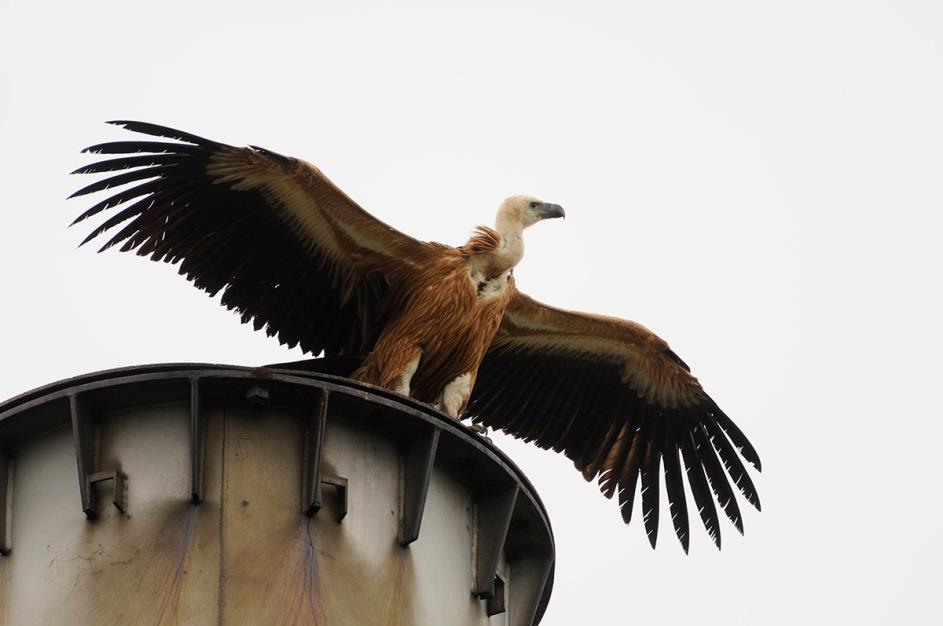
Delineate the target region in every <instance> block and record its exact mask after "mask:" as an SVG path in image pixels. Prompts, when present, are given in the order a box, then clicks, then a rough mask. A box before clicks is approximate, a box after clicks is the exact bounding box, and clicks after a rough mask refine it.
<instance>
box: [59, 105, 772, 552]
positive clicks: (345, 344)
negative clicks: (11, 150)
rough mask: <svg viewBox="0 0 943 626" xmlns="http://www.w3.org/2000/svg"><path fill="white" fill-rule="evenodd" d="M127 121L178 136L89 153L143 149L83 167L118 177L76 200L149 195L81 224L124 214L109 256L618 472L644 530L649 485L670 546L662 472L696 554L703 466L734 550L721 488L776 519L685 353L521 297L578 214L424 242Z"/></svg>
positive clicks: (531, 202) (620, 326)
mask: <svg viewBox="0 0 943 626" xmlns="http://www.w3.org/2000/svg"><path fill="white" fill-rule="evenodd" d="M114 123H116V124H119V125H121V126H123V127H125V128H127V129H129V130H132V131H136V132H141V133H145V134H149V135H156V136H159V137H165V138H169V139H172V140H176V141H160V142H155V141H125V142H112V143H106V144H100V145H97V146H92V147H91V148H88V149H87V151H88V152H95V153H100V154H120V155H131V156H120V157H117V158H108V159H107V160H104V161H100V162H98V163H93V164H91V165H88V166H86V167H83V168H80V169H79V170H77V173H100V172H109V173H112V174H111V176H110V177H109V178H105V179H103V180H99V181H97V182H95V183H93V184H91V185H89V186H87V187H85V188H83V189H81V190H80V191H78V192H76V193H75V194H73V195H76V196H78V195H84V194H88V193H93V192H97V191H102V190H105V189H109V188H111V187H118V186H123V185H126V184H131V183H133V185H131V186H130V187H123V188H122V189H121V190H120V191H117V192H115V193H114V194H113V195H111V196H110V197H109V198H107V199H105V200H103V201H101V202H99V203H98V204H96V205H94V206H93V207H91V208H90V209H88V210H87V211H85V212H84V213H82V214H81V215H80V216H79V217H78V219H77V220H76V222H78V221H81V220H84V219H86V218H88V217H91V216H93V215H96V214H98V213H100V212H103V211H106V210H109V209H114V212H113V213H112V215H111V216H110V217H109V218H108V219H107V220H106V221H104V222H103V223H102V224H101V225H100V226H98V227H97V228H96V229H94V230H93V231H92V233H91V234H90V235H89V236H88V238H86V240H85V241H88V240H90V239H93V238H95V237H97V236H99V235H101V234H103V233H104V232H105V231H107V230H110V229H112V228H115V227H118V226H119V225H120V224H123V227H122V228H121V229H120V230H119V231H118V232H117V233H116V234H115V235H114V236H113V237H112V238H111V239H109V240H108V241H107V243H106V244H105V245H104V246H103V248H102V250H104V249H107V248H109V247H111V246H115V245H120V246H121V250H122V251H135V252H136V253H137V254H140V255H144V256H149V257H151V259H153V260H156V261H166V262H170V263H179V272H180V273H181V274H183V275H185V276H186V277H187V278H188V279H189V280H190V281H192V282H193V283H194V284H195V285H196V286H197V287H199V288H201V289H203V290H205V291H207V292H209V293H211V294H215V293H218V292H220V291H222V293H223V296H222V302H223V304H224V305H225V306H227V307H228V308H230V309H236V310H237V311H238V312H239V313H240V314H241V316H242V319H243V321H244V322H246V323H249V322H251V323H252V324H253V325H254V327H255V328H256V329H262V328H264V329H265V331H266V332H267V333H268V334H269V335H272V336H277V337H278V339H279V341H281V342H282V343H285V344H288V345H289V346H295V345H300V346H301V348H302V349H303V350H305V351H307V352H310V353H312V354H315V355H317V354H319V353H322V352H323V353H324V354H326V355H328V356H331V355H341V354H357V353H361V354H366V358H365V359H364V360H363V363H362V365H361V367H360V368H359V369H358V370H357V371H356V372H355V373H354V374H353V376H354V377H355V378H357V379H359V380H362V381H364V382H367V383H372V384H375V385H381V386H383V387H387V388H390V389H393V390H394V391H399V392H401V393H406V394H408V395H411V396H413V397H415V398H417V399H419V400H422V401H425V402H429V403H436V404H437V405H438V406H439V407H440V409H442V410H443V411H445V412H446V413H448V414H449V415H452V416H453V417H458V416H460V415H462V414H463V413H464V414H465V415H466V416H469V417H472V418H473V419H474V420H475V421H477V422H482V423H484V424H486V425H488V426H491V427H494V428H499V429H501V430H504V431H505V432H508V433H510V434H512V435H515V436H518V437H522V438H524V439H525V440H528V441H534V442H535V443H536V444H537V445H539V446H541V447H544V448H553V449H554V450H557V451H561V452H563V453H564V454H566V455H567V456H568V457H569V458H570V459H572V460H573V461H574V463H575V464H576V467H577V468H578V469H579V470H580V471H581V472H582V473H583V475H584V476H585V477H586V479H587V480H593V479H596V478H597V477H598V478H599V484H600V489H601V490H602V492H603V493H604V494H605V495H606V497H612V496H614V495H618V499H619V505H620V509H621V511H622V515H623V518H624V519H625V520H626V522H628V521H629V520H630V519H631V516H632V510H633V505H634V499H635V494H636V487H637V485H638V483H639V481H640V482H641V487H640V491H641V494H642V497H641V500H642V504H641V507H642V512H643V517H644V523H645V527H646V530H647V531H648V536H649V540H650V541H651V543H652V546H654V545H655V540H656V538H657V531H658V511H659V503H658V500H659V491H660V486H659V482H660V476H661V475H662V467H663V468H664V470H663V474H664V477H665V490H666V492H667V495H668V499H669V508H670V511H671V519H672V523H673V526H674V529H675V532H676V533H677V535H678V538H679V539H680V541H681V543H682V545H683V546H684V549H685V550H687V548H688V513H687V504H686V499H685V494H684V479H683V478H682V476H683V475H686V476H687V481H688V484H689V487H690V490H691V493H692V495H693V497H694V502H695V504H696V508H697V510H698V514H699V516H700V517H701V519H702V521H703V523H704V525H705V527H706V528H707V530H708V532H709V534H710V535H711V537H712V538H713V539H714V541H715V543H716V544H717V546H718V547H719V546H720V528H719V523H718V516H717V512H716V508H715V505H714V498H715V497H716V499H717V502H719V503H720V504H721V507H722V508H723V510H724V512H725V513H726V515H727V516H728V517H729V518H730V519H731V521H732V522H733V523H734V525H735V526H736V527H737V529H738V530H740V531H741V532H742V519H741V516H740V511H739V508H738V505H737V499H736V497H735V495H734V490H733V488H731V485H730V483H729V482H728V475H729V477H730V478H731V479H732V480H733V482H734V484H735V486H736V487H737V488H738V489H739V490H740V491H741V493H742V494H743V495H744V496H745V497H746V499H747V501H748V502H750V503H751V504H753V505H754V506H756V507H757V508H759V499H758V497H757V495H756V490H755V488H754V486H753V482H752V480H751V478H750V476H749V474H748V473H747V471H746V469H745V468H744V465H743V463H742V462H741V460H740V457H741V456H742V457H743V458H744V459H746V460H747V461H748V462H750V463H751V464H753V465H754V467H756V468H757V469H759V468H760V461H759V457H758V456H757V454H756V452H755V451H754V449H753V447H752V446H751V445H750V443H749V441H748V440H747V439H746V437H745V436H744V435H743V433H742V432H741V431H740V430H739V428H737V427H736V425H734V423H733V422H732V421H731V420H730V419H729V418H728V417H727V416H726V415H725V414H724V413H723V412H722V411H721V410H720V409H719V408H718V407H717V405H716V404H715V403H714V401H713V400H711V398H710V397H709V396H708V395H707V394H706V393H705V392H704V390H703V389H702V387H701V385H700V383H699V382H698V381H697V379H696V378H694V377H693V376H692V375H691V374H690V372H689V369H688V367H687V365H685V363H684V362H683V361H682V360H681V359H680V358H679V357H678V356H677V355H676V354H675V353H674V352H673V351H672V350H671V349H670V348H669V347H668V344H667V343H665V342H664V341H663V340H662V339H660V338H659V337H657V336H656V335H655V334H653V333H652V332H651V331H649V330H647V329H646V328H644V327H643V326H641V325H638V324H635V323H634V322H628V321H625V320H619V319H615V318H608V317H601V316H595V315H588V314H584V313H574V312H569V311H563V310H559V309H555V308H552V307H549V306H546V305H543V304H541V303H539V302H536V301H535V300H533V299H531V298H529V297H527V296H526V295H524V294H522V293H520V292H519V291H517V289H516V287H515V285H514V279H513V277H512V270H513V268H514V267H515V266H516V265H517V263H518V262H520V260H521V258H522V257H523V241H522V233H523V230H524V229H526V228H527V227H529V226H531V225H533V224H534V223H536V222H538V221H540V220H541V219H544V218H548V217H562V215H563V210H562V209H561V208H560V207H559V206H557V205H551V204H547V203H543V202H541V201H539V200H536V199H533V198H529V197H523V196H515V197H512V198H508V199H507V200H505V201H504V203H502V205H501V207H500V208H499V211H498V217H497V222H496V225H495V228H494V229H491V228H486V227H478V229H477V230H476V231H475V232H474V234H473V236H472V237H471V239H469V241H468V242H467V243H466V244H465V245H464V246H460V247H457V248H455V247H451V246H445V245H442V244H436V243H426V242H420V241H417V240H415V239H413V238H411V237H409V236H407V235H404V234H402V233H400V232H399V231H397V230H395V229H393V228H391V227H390V226H387V225H386V224H384V223H382V222H380V221H379V220H377V219H376V218H374V217H372V216H371V215H370V214H368V213H367V212H366V211H364V210H363V209H361V208H360V207H359V206H358V205H357V204H356V203H355V202H354V201H353V200H351V199H350V198H349V197H347V196H346V195H345V194H344V193H343V192H342V191H341V190H340V189H338V188H337V187H336V186H335V185H334V184H333V183H331V182H330V181H329V180H328V179H327V178H326V177H325V176H324V175H323V174H322V173H321V172H320V171H319V170H318V169H317V168H315V167H314V166H312V165H310V164H308V163H305V162H304V161H301V160H298V159H294V158H290V157H285V156H282V155H279V154H276V153H274V152H270V151H268V150H265V149H262V148H256V147H250V148H237V147H233V146H228V145H225V144H221V143H217V142H215V141H210V140H207V139H204V138H202V137H197V136H195V135H191V134H189V133H185V132H181V131H177V130H173V129H170V128H166V127H162V126H156V125H153V124H146V123H142V122H114ZM114 172H119V173H117V174H114ZM119 205H120V207H121V208H120V210H119V209H118V208H117V207H119ZM125 222H126V223H125ZM83 243H85V242H83ZM682 461H683V464H684V470H683V471H682ZM711 491H713V496H712V494H711Z"/></svg>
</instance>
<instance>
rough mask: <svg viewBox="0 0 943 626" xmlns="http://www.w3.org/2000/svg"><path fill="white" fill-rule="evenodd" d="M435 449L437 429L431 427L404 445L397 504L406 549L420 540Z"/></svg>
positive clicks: (437, 436) (401, 537) (437, 442)
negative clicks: (404, 452) (404, 451)
mask: <svg viewBox="0 0 943 626" xmlns="http://www.w3.org/2000/svg"><path fill="white" fill-rule="evenodd" d="M438 447H439V429H438V428H436V427H434V426H428V427H426V428H423V429H422V430H421V431H420V432H419V433H417V434H416V435H415V437H414V438H413V439H412V440H411V441H410V442H409V443H408V444H407V448H406V456H405V460H404V467H403V493H402V502H401V503H400V510H401V516H402V524H401V528H400V537H399V542H400V545H403V546H407V545H409V544H411V543H412V542H414V541H416V539H418V538H419V528H420V526H421V525H422V514H423V511H424V510H425V508H426V494H427V493H428V492H429V481H430V480H431V479H432V468H433V466H434V465H435V455H436V451H437V450H438Z"/></svg>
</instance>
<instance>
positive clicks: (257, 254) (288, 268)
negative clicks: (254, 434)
mask: <svg viewBox="0 0 943 626" xmlns="http://www.w3.org/2000/svg"><path fill="white" fill-rule="evenodd" d="M112 123H114V124H117V125H119V126H122V127H124V128H126V129H128V130H131V131H135V132H139V133H144V134H148V135H156V136H158V137H164V138H167V139H171V140H175V141H118V142H111V143H104V144H99V145H96V146H92V147H90V148H87V149H86V150H85V151H86V152H92V153H96V154H108V155H112V154H114V155H123V156H120V157H117V158H109V159H107V160H103V161H99V162H97V163H93V164H91V165H87V166H85V167H82V168H80V169H78V170H76V172H74V173H82V174H91V173H101V172H109V173H114V174H113V175H111V176H109V177H108V178H104V179H102V180H99V181H97V182H94V183H92V184H91V185H88V186H87V187H84V188H83V189H80V190H79V191H77V192H76V193H75V194H73V197H74V196H81V195H85V194H90V193H93V192H98V191H102V190H105V189H110V188H112V187H118V186H123V185H127V184H129V183H133V184H132V185H131V186H129V187H125V188H123V189H122V190H121V191H118V192H117V193H114V194H113V195H111V196H109V197H108V198H106V199H104V200H103V201H101V202H99V203H97V204H96V205H94V206H93V207H91V208H90V209H88V210H87V211H85V212H84V213H82V214H81V215H80V216H79V217H78V218H77V219H76V220H75V222H80V221H82V220H84V219H86V218H89V217H91V216H94V215H96V214H98V213H100V212H103V211H106V210H108V209H112V210H113V211H112V214H111V216H110V217H109V218H108V219H107V220H106V221H105V222H103V223H102V224H101V225H99V226H98V227H97V228H95V229H94V230H93V231H92V232H91V234H90V235H89V236H88V237H87V238H86V239H85V241H83V242H82V243H83V244H84V243H86V242H87V241H89V240H91V239H94V238H95V237H98V236H99V235H101V234H103V233H104V232H105V231H107V230H109V229H112V228H115V227H117V226H118V225H119V224H122V223H124V222H127V224H125V225H124V227H123V228H121V229H120V230H119V231H118V232H117V233H116V234H115V235H114V236H112V237H111V239H109V240H108V242H107V243H105V245H104V246H103V247H102V250H105V249H107V248H110V247H112V246H115V245H119V244H120V245H121V250H122V251H124V252H128V251H135V252H136V253H137V254H139V255H142V256H149V257H150V258H151V259H152V260H155V261H165V262H168V263H178V262H179V263H180V267H179V272H180V273H181V274H183V275H184V276H186V277H187V279H188V280H190V281H192V282H193V283H194V285H196V286H197V287H199V288H200V289H203V290H204V291H206V292H208V293H210V294H216V293H217V292H219V291H222V292H223V296H222V303H223V304H224V305H225V306H226V307H227V308H230V309H236V310H237V311H238V312H239V313H241V315H242V320H243V322H249V321H252V322H253V324H254V326H255V328H256V329H260V328H262V327H265V329H266V332H267V333H268V334H269V335H277V336H278V339H279V341H281V342H282V343H285V344H288V345H289V346H294V345H296V344H297V345H300V346H301V348H302V349H303V350H305V351H306V352H310V353H313V354H318V353H319V352H321V351H322V350H324V351H325V352H326V353H327V354H328V355H332V354H338V353H343V352H352V351H365V350H368V349H369V348H370V347H371V344H372V342H373V341H375V339H376V337H375V333H376V329H378V328H382V326H383V316H384V315H385V314H386V313H385V308H386V307H385V304H386V300H387V297H388V296H389V294H390V292H391V291H392V290H395V288H396V285H398V284H399V283H400V281H403V280H407V279H408V276H409V274H410V273H411V271H412V270H414V269H415V268H417V267H420V266H421V265H422V264H424V263H425V262H426V261H427V259H428V256H429V255H430V254H431V253H432V250H433V247H432V246H430V245H429V244H426V243H422V242H420V241H417V240H415V239H413V238H411V237H409V236H407V235H404V234H403V233H401V232H399V231H397V230H395V229H394V228H392V227H390V226H388V225H386V224H384V223H383V222H381V221H380V220H378V219H376V218H374V217H373V216H372V215H370V214H369V213H367V212H366V211H364V210H363V209H361V208H360V207H359V206H358V205H357V204H356V203H355V202H354V201H353V200H351V199H350V198H349V197H348V196H347V195H346V194H345V193H344V192H343V191H341V190H340V189H338V188H337V187H336V186H335V185H334V184H333V183H332V182H331V181H330V180H328V178H327V177H326V176H324V175H323V174H322V173H321V172H320V170H318V169H317V168H315V167H314V166H312V165H310V164H309V163H306V162H304V161H301V160H299V159H295V158H291V157H285V156H282V155H279V154H276V153H274V152H271V151H268V150H265V149H263V148H258V147H254V146H253V147H248V148H239V147H234V146H228V145H226V144H222V143H217V142H215V141H211V140H208V139H204V138H202V137H197V136H195V135H191V134H189V133H185V132H182V131H178V130H174V129H171V128H166V127H163V126H157V125H154V124H147V123H143V122H130V121H118V122H112ZM128 155H130V156H128ZM115 172H118V173H115ZM119 207H120V210H119ZM75 222H73V223H75Z"/></svg>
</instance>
